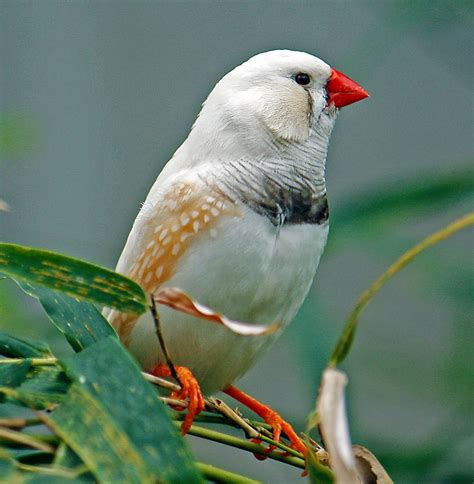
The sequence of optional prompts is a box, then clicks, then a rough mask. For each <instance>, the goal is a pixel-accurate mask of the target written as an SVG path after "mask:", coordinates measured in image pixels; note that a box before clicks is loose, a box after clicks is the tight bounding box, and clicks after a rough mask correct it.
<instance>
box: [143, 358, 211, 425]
mask: <svg viewBox="0 0 474 484" xmlns="http://www.w3.org/2000/svg"><path fill="white" fill-rule="evenodd" d="M150 373H151V374H152V375H155V376H161V377H169V376H171V371H170V369H169V368H168V366H167V365H163V364H159V365H156V366H155V367H154V368H153V369H152V370H151V371H150ZM176 373H177V374H178V378H179V382H180V383H181V390H179V391H175V392H172V393H171V395H170V396H171V398H176V399H177V400H186V399H188V413H187V415H186V417H185V418H184V421H183V423H182V424H181V433H182V434H183V435H185V434H187V433H188V432H189V429H190V428H191V425H192V423H193V420H194V417H196V415H199V414H200V413H201V412H202V411H203V410H204V407H205V403H204V397H203V396H202V393H201V389H200V388H199V383H198V381H197V380H196V378H194V375H193V374H192V373H191V370H189V369H188V368H186V367H185V366H176Z"/></svg>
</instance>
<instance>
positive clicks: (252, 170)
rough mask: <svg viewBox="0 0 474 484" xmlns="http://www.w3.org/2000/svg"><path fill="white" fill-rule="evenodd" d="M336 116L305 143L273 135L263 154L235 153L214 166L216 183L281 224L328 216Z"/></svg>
mask: <svg viewBox="0 0 474 484" xmlns="http://www.w3.org/2000/svg"><path fill="white" fill-rule="evenodd" d="M334 120H335V114H334V115H324V116H321V117H320V119H319V120H318V123H317V124H315V127H314V129H312V130H311V132H310V135H309V137H308V139H307V140H305V141H303V142H294V141H285V140H268V142H267V145H266V147H267V152H266V153H265V155H264V156H260V157H248V156H244V157H239V158H233V159H232V158H231V159H227V160H225V161H222V162H220V163H219V165H218V168H217V169H215V170H213V173H212V175H211V177H212V178H213V183H216V184H217V185H218V187H219V188H220V189H221V190H222V191H223V192H224V193H225V194H226V195H227V196H229V197H230V198H232V199H234V200H239V201H240V202H242V203H244V204H245V205H247V206H249V207H250V208H251V209H253V210H254V211H256V212H257V213H260V214H262V215H264V216H266V217H267V218H268V219H269V220H270V222H271V223H272V224H273V225H275V226H281V225H283V224H287V225H288V224H302V223H310V224H322V223H325V222H326V221H327V219H328V205H327V199H326V181H325V176H324V174H325V164H326V156H327V150H328V144H329V138H330V135H331V131H332V127H333V125H334Z"/></svg>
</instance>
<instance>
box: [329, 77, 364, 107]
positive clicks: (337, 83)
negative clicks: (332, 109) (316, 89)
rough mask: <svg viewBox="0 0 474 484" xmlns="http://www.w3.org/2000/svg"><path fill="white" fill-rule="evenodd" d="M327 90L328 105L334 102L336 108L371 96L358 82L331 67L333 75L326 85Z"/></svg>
mask: <svg viewBox="0 0 474 484" xmlns="http://www.w3.org/2000/svg"><path fill="white" fill-rule="evenodd" d="M326 90H327V92H328V105H331V104H333V105H334V106H336V108H342V107H344V106H348V105H349V104H352V103H355V102H357V101H361V100H362V99H365V98H366V97H369V94H368V93H367V92H366V91H365V90H364V89H362V88H361V87H360V86H359V84H357V82H355V81H353V80H352V79H350V78H349V77H347V76H346V75H344V74H343V73H342V72H339V71H336V69H331V77H330V78H329V81H328V83H327V85H326Z"/></svg>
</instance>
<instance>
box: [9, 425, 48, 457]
mask: <svg viewBox="0 0 474 484" xmlns="http://www.w3.org/2000/svg"><path fill="white" fill-rule="evenodd" d="M36 437H37V436H32V435H27V434H24V433H22V432H17V431H15V430H10V429H5V428H0V441H6V442H14V443H15V444H19V445H24V446H26V447H31V448H33V449H37V450H42V451H43V452H48V453H54V447H51V446H50V445H49V444H47V443H45V442H42V441H41V440H40V439H39V438H36ZM38 437H39V436H38Z"/></svg>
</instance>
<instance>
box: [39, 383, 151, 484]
mask: <svg viewBox="0 0 474 484" xmlns="http://www.w3.org/2000/svg"><path fill="white" fill-rule="evenodd" d="M47 420H48V426H49V427H50V428H52V429H53V431H54V432H55V433H56V434H57V435H58V436H59V437H61V439H63V440H64V441H65V442H66V443H67V444H68V445H69V446H70V447H71V448H72V449H73V450H74V451H75V452H76V453H77V454H78V455H79V456H80V457H81V459H82V460H83V461H84V463H85V464H86V465H87V467H88V468H89V469H90V470H91V471H92V472H93V474H94V475H95V476H96V477H97V479H99V481H102V482H130V483H151V482H153V473H152V470H151V469H150V468H149V467H148V466H147V465H146V463H145V461H144V459H143V457H142V456H141V455H140V453H139V452H138V450H137V449H136V448H134V446H133V444H132V443H131V442H130V439H129V438H128V436H127V435H126V433H125V431H124V430H123V429H121V428H120V427H119V426H117V424H116V422H115V421H114V419H113V417H112V416H111V415H110V414H109V413H108V412H107V410H106V409H105V408H104V407H103V405H101V403H100V402H99V401H98V400H97V399H96V398H94V397H93V396H92V395H91V393H90V392H89V391H88V389H87V388H85V387H84V386H82V385H81V384H80V383H73V384H72V385H71V388H70V389H69V392H68V394H67V399H66V401H65V402H64V403H63V404H62V405H61V406H60V407H59V408H58V409H57V410H56V411H55V412H54V413H53V414H52V416H51V417H49V418H47Z"/></svg>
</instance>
